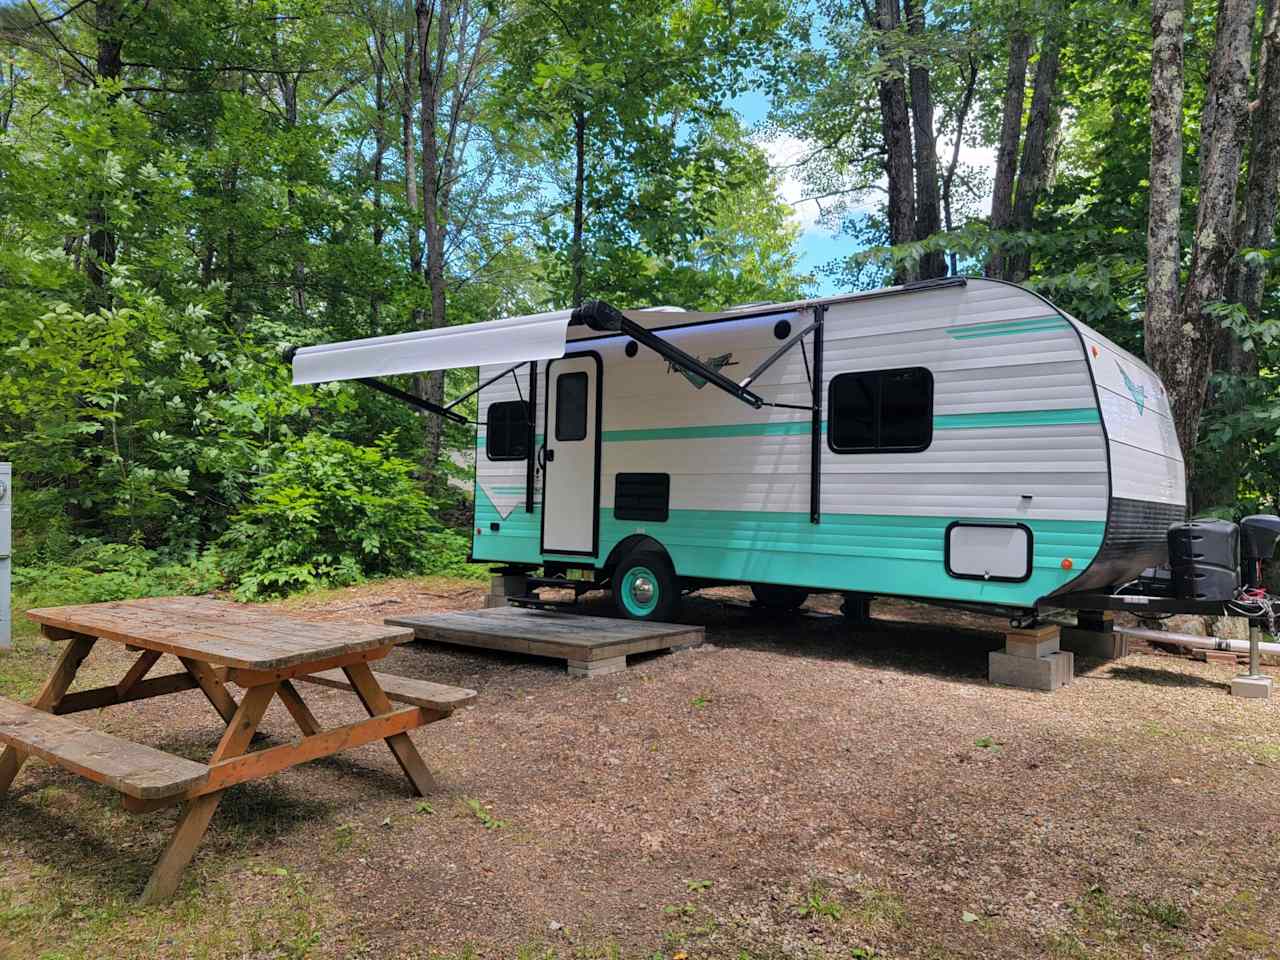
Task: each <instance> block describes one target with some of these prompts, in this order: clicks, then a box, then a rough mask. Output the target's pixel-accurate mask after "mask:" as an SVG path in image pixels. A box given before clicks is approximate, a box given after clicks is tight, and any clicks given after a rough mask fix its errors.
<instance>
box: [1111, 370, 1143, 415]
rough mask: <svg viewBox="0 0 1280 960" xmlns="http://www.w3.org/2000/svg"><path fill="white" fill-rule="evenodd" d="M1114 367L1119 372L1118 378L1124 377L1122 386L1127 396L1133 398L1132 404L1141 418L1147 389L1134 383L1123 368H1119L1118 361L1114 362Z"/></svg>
mask: <svg viewBox="0 0 1280 960" xmlns="http://www.w3.org/2000/svg"><path fill="white" fill-rule="evenodd" d="M1116 367H1117V369H1119V371H1120V376H1122V377H1124V385H1125V387H1126V388H1127V389H1128V391H1129V396H1131V397H1133V402H1134V403H1136V404H1137V405H1138V416H1142V411H1143V408H1144V407H1146V405H1147V388H1146V387H1144V386H1143V385H1142V384H1140V383H1134V382H1133V381H1132V380H1131V379H1130V378H1129V374H1128V373H1126V372H1125V369H1124V367H1122V366H1120V361H1119V360H1117V361H1116Z"/></svg>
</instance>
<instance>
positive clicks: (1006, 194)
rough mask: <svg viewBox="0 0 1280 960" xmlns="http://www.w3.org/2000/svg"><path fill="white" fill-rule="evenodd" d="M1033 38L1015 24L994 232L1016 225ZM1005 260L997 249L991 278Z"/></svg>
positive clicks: (993, 201) (991, 263)
mask: <svg viewBox="0 0 1280 960" xmlns="http://www.w3.org/2000/svg"><path fill="white" fill-rule="evenodd" d="M1030 59H1031V36H1030V34H1028V33H1027V32H1026V31H1025V30H1023V29H1022V28H1021V27H1020V26H1017V25H1015V26H1014V28H1013V33H1011V34H1010V36H1009V72H1008V74H1007V76H1006V78H1005V88H1004V109H1003V113H1002V115H1001V118H1000V146H999V148H998V150H997V151H996V174H995V183H994V184H993V185H992V190H991V229H992V230H1008V229H1009V226H1010V224H1011V223H1012V222H1013V183H1014V178H1015V177H1016V176H1017V173H1018V146H1019V144H1020V143H1021V141H1022V109H1023V106H1024V104H1025V102H1026V97H1027V62H1028V61H1029V60H1030ZM1004 272H1005V267H1004V258H1003V257H1002V255H1001V254H1000V251H999V250H998V249H996V248H993V249H992V251H991V258H990V259H989V260H988V261H987V269H986V274H987V276H988V277H1003V276H1004Z"/></svg>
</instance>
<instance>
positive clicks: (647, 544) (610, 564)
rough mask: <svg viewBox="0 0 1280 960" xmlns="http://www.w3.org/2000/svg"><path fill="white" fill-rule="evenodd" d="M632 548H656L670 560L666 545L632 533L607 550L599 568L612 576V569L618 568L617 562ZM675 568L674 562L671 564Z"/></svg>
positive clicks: (640, 534)
mask: <svg viewBox="0 0 1280 960" xmlns="http://www.w3.org/2000/svg"><path fill="white" fill-rule="evenodd" d="M633 550H656V551H658V552H659V553H661V554H662V555H663V556H664V557H666V558H667V560H668V561H670V560H671V554H669V553H667V550H666V547H664V546H663V545H662V544H660V543H659V542H658V541H657V540H655V539H653V537H649V536H646V535H645V534H643V533H633V534H632V535H631V536H629V537H623V538H622V539H621V540H619V541H618V543H617V545H616V546H614V548H613V549H612V550H610V551H609V556H608V558H607V559H606V560H605V562H604V566H603V567H602V568H601V569H602V570H603V571H604V575H605V576H606V577H612V576H613V571H614V570H616V569H617V568H618V564H620V563H621V562H622V559H623V558H624V557H625V556H626V555H627V554H629V553H631V552H632V551H633ZM671 566H672V569H675V564H671Z"/></svg>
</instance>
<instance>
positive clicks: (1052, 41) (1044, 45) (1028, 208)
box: [1003, 4, 1067, 283]
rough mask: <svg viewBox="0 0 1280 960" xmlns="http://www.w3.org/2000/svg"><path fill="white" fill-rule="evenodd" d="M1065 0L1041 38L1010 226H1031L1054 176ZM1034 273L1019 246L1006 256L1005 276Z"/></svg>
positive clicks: (1023, 276) (1021, 277)
mask: <svg viewBox="0 0 1280 960" xmlns="http://www.w3.org/2000/svg"><path fill="white" fill-rule="evenodd" d="M1066 13H1067V10H1066V4H1061V5H1059V6H1058V7H1057V8H1056V9H1054V10H1051V11H1050V13H1049V19H1048V23H1047V24H1046V26H1045V31H1044V38H1043V39H1042V40H1041V41H1040V58H1039V62H1038V63H1037V64H1036V79H1035V84H1034V86H1033V87H1032V91H1031V110H1030V112H1029V113H1028V115H1027V131H1026V134H1025V136H1024V137H1023V139H1022V158H1021V160H1020V161H1019V162H1018V182H1017V186H1016V187H1015V188H1014V192H1013V215H1012V219H1011V222H1010V226H1011V227H1012V228H1013V229H1015V230H1022V231H1026V230H1030V229H1031V221H1032V217H1033V215H1034V214H1035V208H1036V203H1037V202H1038V201H1039V199H1040V196H1041V194H1043V193H1044V191H1045V189H1046V188H1047V187H1048V185H1049V181H1050V180H1051V179H1052V171H1053V156H1054V153H1055V151H1056V145H1057V124H1058V110H1057V106H1056V104H1055V102H1054V101H1055V98H1056V97H1057V94H1058V70H1059V67H1060V66H1061V62H1062V60H1061V57H1062V38H1063V35H1064V34H1065V32H1066V23H1065V20H1066ZM1030 273H1031V253H1030V251H1028V250H1026V249H1020V250H1017V251H1015V252H1014V253H1012V254H1010V255H1009V256H1008V257H1007V258H1006V259H1005V266H1004V271H1003V278H1004V279H1005V280H1012V281H1014V282H1015V283H1021V282H1022V281H1023V280H1026V279H1027V276H1028V275H1029V274H1030Z"/></svg>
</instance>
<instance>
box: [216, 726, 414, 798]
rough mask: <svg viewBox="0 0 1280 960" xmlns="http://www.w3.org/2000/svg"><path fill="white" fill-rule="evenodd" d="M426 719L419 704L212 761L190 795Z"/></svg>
mask: <svg viewBox="0 0 1280 960" xmlns="http://www.w3.org/2000/svg"><path fill="white" fill-rule="evenodd" d="M424 722H426V718H424V717H423V711H422V710H420V709H419V708H418V707H404V708H403V709H400V710H395V711H393V712H391V713H384V714H380V715H378V716H376V717H372V718H370V719H368V720H359V721H357V722H355V723H349V724H346V725H345V726H341V727H335V728H334V729H332V730H325V731H323V732H322V733H316V734H313V735H311V736H307V737H303V738H301V739H299V740H293V741H291V742H290V743H283V744H280V745H279V746H276V747H268V748H267V749H265V750H258V751H256V752H254V753H246V754H244V755H243V756H240V757H233V758H231V759H227V760H224V761H222V762H221V763H215V764H212V765H211V766H210V767H209V777H208V780H207V781H205V782H204V783H201V784H199V785H198V786H196V787H195V788H193V790H192V791H191V794H192V795H194V796H199V795H201V794H205V793H208V792H209V791H211V790H225V789H226V788H227V787H231V786H234V785H235V784H237V783H244V782H245V781H247V780H258V779H261V778H262V777H268V776H270V775H271V774H273V773H279V772H280V771H281V770H287V769H288V768H289V767H294V766H297V765H298V764H300V763H306V762H307V761H309V760H317V759H319V758H320V757H328V756H332V755H333V754H335V753H339V752H341V751H343V750H349V749H351V748H352V747H360V746H364V745H365V744H366V743H372V742H373V741H375V740H385V739H387V738H388V737H392V736H395V735H397V734H398V735H400V736H404V733H405V731H407V730H412V729H414V728H415V727H420V726H422V725H423V723H424Z"/></svg>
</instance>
